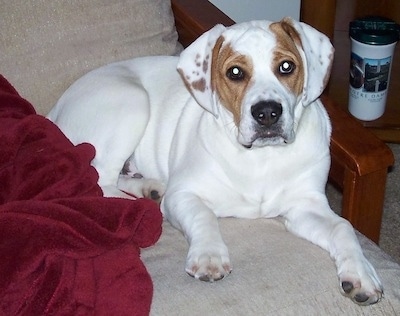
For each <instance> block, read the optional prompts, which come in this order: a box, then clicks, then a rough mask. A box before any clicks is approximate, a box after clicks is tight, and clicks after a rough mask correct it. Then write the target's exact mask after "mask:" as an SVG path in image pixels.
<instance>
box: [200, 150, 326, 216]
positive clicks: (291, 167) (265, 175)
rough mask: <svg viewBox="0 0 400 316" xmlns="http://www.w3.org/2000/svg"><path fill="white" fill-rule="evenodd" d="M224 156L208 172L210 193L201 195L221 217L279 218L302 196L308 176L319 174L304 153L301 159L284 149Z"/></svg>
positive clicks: (226, 153) (205, 187)
mask: <svg viewBox="0 0 400 316" xmlns="http://www.w3.org/2000/svg"><path fill="white" fill-rule="evenodd" d="M257 151H259V152H257ZM221 155H222V153H221ZM223 156H224V158H221V157H219V158H218V162H219V163H218V165H214V167H213V168H210V169H209V174H208V175H209V176H208V177H207V180H205V182H207V185H206V186H204V187H203V189H204V190H205V191H207V192H204V193H201V194H202V195H203V194H204V196H205V197H206V198H205V200H206V201H208V203H209V206H210V208H212V209H213V210H214V212H215V213H216V215H217V216H221V217H226V216H235V217H245V218H259V217H275V216H278V215H280V214H282V212H284V211H285V208H286V207H287V205H289V204H290V203H289V202H290V200H291V199H292V198H293V199H294V198H295V197H297V198H298V197H299V196H301V194H302V193H301V190H302V188H303V187H304V188H305V187H307V185H306V184H305V183H304V181H306V180H305V179H307V178H308V175H309V177H311V178H314V179H315V176H316V175H318V172H317V171H316V170H314V169H313V165H312V161H311V160H310V159H308V158H307V157H306V156H305V155H304V154H303V157H299V155H296V154H295V152H293V151H292V150H286V149H284V148H271V149H270V150H269V149H268V150H258V149H254V150H253V152H249V153H244V154H243V155H240V154H239V155H238V154H236V155H229V153H228V152H227V151H226V150H225V153H224V155H223ZM321 181H323V179H322V178H321Z"/></svg>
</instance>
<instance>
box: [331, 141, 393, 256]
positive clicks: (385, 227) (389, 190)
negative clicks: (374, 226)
mask: <svg viewBox="0 0 400 316" xmlns="http://www.w3.org/2000/svg"><path fill="white" fill-rule="evenodd" d="M389 146H390V148H391V149H392V151H393V153H394V155H395V161H396V163H395V166H394V167H393V168H391V170H390V171H389V173H388V180H387V185H386V195H385V205H384V213H383V219H382V228H381V236H380V241H379V246H380V247H381V248H382V249H383V250H384V251H385V252H386V253H388V254H389V255H390V256H391V257H392V258H393V259H394V260H395V261H397V262H398V263H400V165H399V163H400V145H399V144H389ZM327 195H328V198H329V201H330V203H331V207H332V209H333V210H334V211H335V212H337V213H338V214H340V204H341V194H340V193H339V192H338V191H337V190H336V189H335V188H334V187H333V186H331V185H328V187H327Z"/></svg>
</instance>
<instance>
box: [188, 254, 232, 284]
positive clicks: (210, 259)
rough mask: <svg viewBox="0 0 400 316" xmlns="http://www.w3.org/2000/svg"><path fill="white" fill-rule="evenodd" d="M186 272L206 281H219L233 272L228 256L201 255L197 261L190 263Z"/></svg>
mask: <svg viewBox="0 0 400 316" xmlns="http://www.w3.org/2000/svg"><path fill="white" fill-rule="evenodd" d="M186 272H187V273H188V274H189V275H190V276H192V277H194V278H195V279H197V280H200V281H205V282H214V281H219V280H222V279H223V278H225V277H226V276H228V275H229V274H230V273H231V272H232V266H231V264H230V263H229V259H228V258H224V259H223V258H220V257H218V256H210V255H201V256H200V257H199V258H198V259H197V260H196V261H195V263H191V264H190V263H189V264H188V265H187V267H186Z"/></svg>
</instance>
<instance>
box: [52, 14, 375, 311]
mask: <svg viewBox="0 0 400 316" xmlns="http://www.w3.org/2000/svg"><path fill="white" fill-rule="evenodd" d="M291 23H293V25H294V26H295V28H296V30H298V32H299V34H300V36H301V40H302V44H303V47H304V49H305V50H306V51H302V52H301V54H302V58H303V63H304V65H305V67H306V71H305V76H306V78H305V87H304V89H303V90H304V91H303V93H302V94H301V95H299V96H296V95H295V94H294V93H292V92H291V91H289V90H288V89H287V88H286V87H283V86H282V84H281V83H280V81H279V79H278V78H277V77H276V76H274V74H273V72H272V70H271V69H270V68H271V66H270V58H271V57H272V53H273V48H274V45H275V43H276V41H279V39H276V38H275V37H274V34H273V33H272V32H271V31H270V30H269V28H268V26H269V22H266V21H258V22H250V23H244V24H239V25H235V26H233V27H231V28H225V27H223V26H220V25H219V26H216V27H215V28H213V29H211V30H210V31H209V32H207V33H205V34H204V35H203V36H201V37H200V38H199V39H198V40H197V41H195V42H194V43H193V44H192V45H191V46H190V47H189V48H187V49H186V50H185V51H184V52H183V53H182V55H181V57H180V58H178V57H144V58H139V59H134V60H129V61H124V62H118V63H114V64H111V65H107V66H105V67H103V68H100V69H97V70H94V71H92V72H90V73H88V74H87V75H86V76H84V77H82V78H81V79H79V80H78V81H76V82H75V83H74V84H73V85H72V86H71V87H70V88H69V89H68V90H67V91H66V92H65V94H64V95H63V96H62V97H61V98H60V100H59V102H58V103H57V105H56V106H55V107H54V109H53V110H52V111H51V113H50V114H49V118H50V119H51V120H52V121H54V122H55V123H56V124H57V125H58V126H59V127H60V128H61V130H62V131H63V132H64V133H65V134H66V135H67V136H68V137H69V138H70V139H71V141H72V142H73V143H75V144H78V143H82V142H89V143H91V144H93V145H94V146H95V148H96V157H95V159H94V160H93V166H94V167H95V168H96V169H97V171H98V173H99V177H100V178H99V185H100V186H101V187H102V189H103V192H104V194H105V195H106V196H120V197H127V198H129V196H128V195H126V194H124V193H122V192H121V191H120V189H122V190H123V191H125V192H128V193H133V194H136V195H138V196H149V193H148V192H149V191H151V190H156V191H158V192H159V193H160V195H162V194H164V188H165V195H164V198H163V199H162V203H161V208H162V211H163V213H164V215H165V216H166V218H167V219H168V220H169V221H170V222H171V223H172V224H173V225H174V226H175V227H176V228H178V229H180V230H181V231H182V232H183V234H184V235H185V236H186V238H187V240H188V242H189V244H190V247H189V253H188V256H187V262H186V271H187V272H188V273H189V274H190V275H192V276H194V277H196V278H199V279H202V280H208V281H213V280H218V279H220V278H223V277H224V276H226V275H227V274H229V273H230V272H231V270H232V265H231V262H230V259H229V254H228V249H227V247H226V245H225V243H224V241H223V239H222V236H221V234H220V231H219V228H218V221H217V217H224V216H235V217H244V218H259V217H275V216H283V217H284V218H285V219H286V226H287V228H288V230H290V231H291V232H293V233H295V234H296V235H298V236H300V237H303V238H305V239H307V240H309V241H311V242H312V243H314V244H317V245H319V246H321V247H322V248H324V249H326V250H327V251H329V253H330V255H331V257H332V258H333V260H334V261H335V263H336V266H337V269H338V276H339V281H340V284H341V285H342V283H343V282H349V283H350V289H349V291H348V293H344V290H343V288H342V286H341V287H340V288H341V290H342V293H343V294H345V295H348V296H350V297H351V298H352V299H353V300H354V301H355V302H357V303H359V304H371V303H375V302H377V301H378V300H379V299H380V298H381V295H382V286H381V284H380V281H379V279H378V277H377V275H376V273H375V270H374V269H373V267H372V266H371V265H370V264H369V262H368V261H367V260H366V258H365V257H364V255H363V254H362V250H361V248H360V246H359V243H358V241H357V238H356V236H355V234H354V231H353V228H352V227H351V225H350V224H349V223H348V222H347V221H346V220H345V219H343V218H341V217H339V216H337V215H335V214H334V212H333V211H332V210H331V209H330V207H329V205H328V201H327V199H326V196H325V193H324V190H325V184H326V181H327V175H328V171H329V167H330V153H329V142H330V133H331V126H330V122H329V119H328V116H327V113H326V111H325V109H324V107H323V105H322V104H321V102H320V101H319V100H318V99H317V98H318V96H319V95H320V93H321V92H322V90H323V88H324V83H323V79H324V77H325V76H326V75H327V73H328V72H329V68H330V64H331V55H332V52H333V51H332V47H331V45H330V43H329V40H328V39H327V38H326V37H325V36H323V35H322V34H321V33H319V32H317V31H316V30H314V29H312V28H311V27H309V26H307V25H304V24H303V23H298V22H295V21H291ZM221 35H222V36H223V37H224V39H225V42H228V43H229V44H230V45H231V46H232V47H233V48H234V49H235V50H236V51H237V52H239V53H241V54H245V55H246V56H249V57H250V58H251V59H252V61H253V64H254V65H255V71H254V73H253V74H252V79H253V85H252V86H251V87H250V88H249V89H248V90H247V91H246V96H245V98H244V100H243V104H242V110H241V111H242V112H241V120H240V122H239V124H238V126H236V125H235V124H234V122H233V118H232V113H230V112H229V111H228V110H227V109H226V108H225V107H223V106H222V105H221V104H220V102H219V99H218V95H217V94H216V92H215V91H213V89H212V88H211V85H210V80H211V79H210V77H211V72H212V71H214V70H213V69H212V65H211V54H212V48H213V47H214V44H215V42H216V40H217V39H218V38H219V37H220V36H221ZM260 52H263V55H262V56H261V55H260ZM315 54H316V55H317V56H318V63H319V65H320V66H319V67H316V65H315V63H316V61H315V60H311V59H313V58H314V59H315V58H316V57H315V56H314V55H315ZM310 58H311V59H310ZM199 62H201V66H199ZM203 62H205V63H203ZM321 64H322V66H321ZM203 66H204V67H203ZM206 66H207V67H206ZM177 68H178V69H179V71H180V72H181V74H182V77H185V81H186V83H187V85H188V86H189V90H190V91H189V90H188V89H187V87H186V86H185V84H184V80H182V78H181V76H180V75H179V74H178V71H177V70H176V69H177ZM200 79H204V80H205V82H206V86H205V89H203V90H199V89H196V88H194V86H193V85H192V83H193V82H195V81H196V80H200ZM264 99H275V100H279V101H280V102H281V103H282V107H283V114H282V117H281V118H280V121H279V124H281V126H282V134H281V135H280V136H279V137H274V138H273V139H269V138H268V137H261V138H256V139H254V137H255V136H254V135H255V129H256V128H257V127H256V125H257V124H256V123H255V122H254V120H253V119H252V117H251V115H250V108H251V105H252V104H254V103H255V102H258V101H260V100H264ZM306 105H309V106H306ZM288 139H289V140H290V141H288ZM243 145H246V146H247V147H250V145H251V146H252V147H251V148H245V147H244V146H243ZM127 160H128V161H129V162H130V169H131V171H132V172H134V171H135V170H138V171H139V172H140V173H141V174H142V175H143V176H144V178H143V179H134V178H131V177H129V176H127V175H120V171H121V169H122V168H123V166H124V163H125V162H126V161H127ZM154 179H156V180H154ZM266 242H268V241H266ZM349 283H344V285H345V288H346V285H347V288H349ZM351 285H352V286H353V289H351Z"/></svg>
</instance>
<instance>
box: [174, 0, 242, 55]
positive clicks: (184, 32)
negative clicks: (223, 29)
mask: <svg viewBox="0 0 400 316" xmlns="http://www.w3.org/2000/svg"><path fill="white" fill-rule="evenodd" d="M171 5H172V11H173V12H174V16H175V25H176V29H177V31H178V34H179V42H180V43H181V44H182V45H183V46H184V47H187V46H189V45H190V44H191V43H192V42H193V41H194V40H195V39H196V38H197V37H199V36H200V35H201V34H203V33H204V32H206V31H208V30H209V29H211V28H212V27H213V26H214V25H216V24H223V25H225V26H230V25H232V24H234V23H235V21H233V20H232V19H231V18H229V17H228V16H227V15H226V14H225V13H223V12H222V11H221V10H219V9H218V8H217V7H216V6H214V5H213V4H212V3H211V2H209V1H208V0H171Z"/></svg>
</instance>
